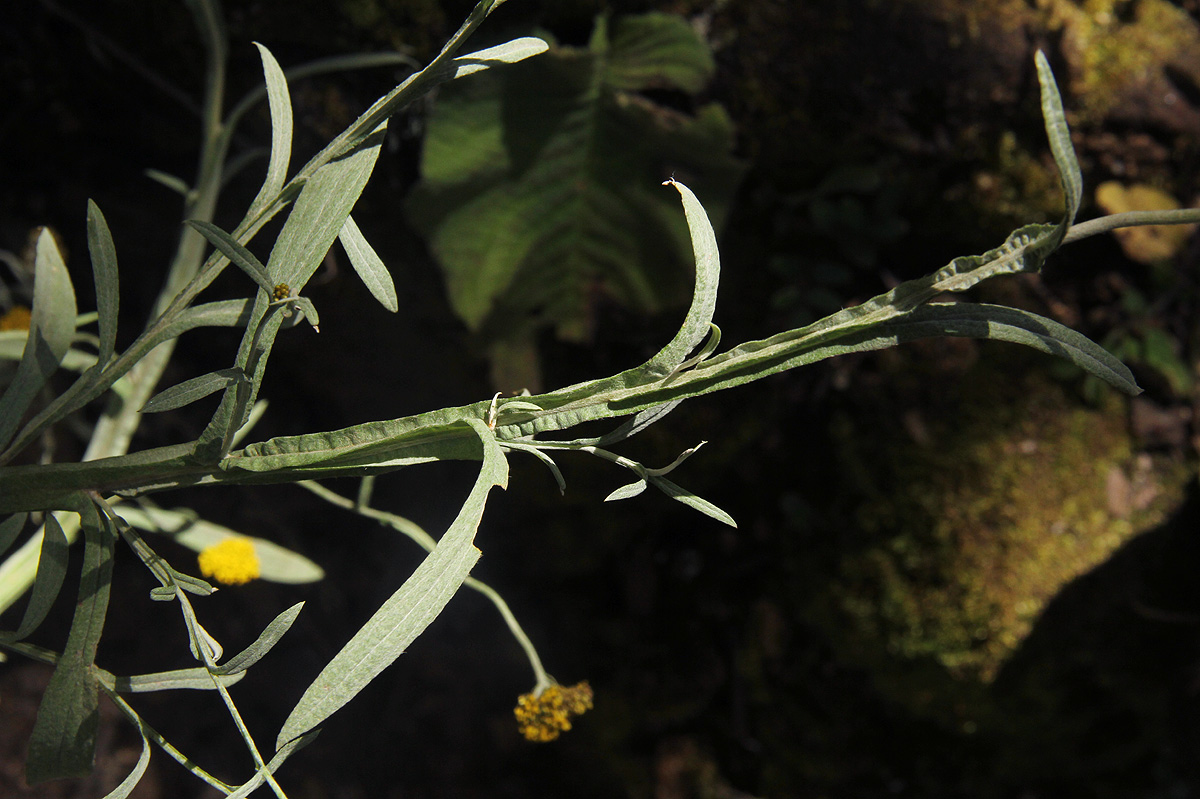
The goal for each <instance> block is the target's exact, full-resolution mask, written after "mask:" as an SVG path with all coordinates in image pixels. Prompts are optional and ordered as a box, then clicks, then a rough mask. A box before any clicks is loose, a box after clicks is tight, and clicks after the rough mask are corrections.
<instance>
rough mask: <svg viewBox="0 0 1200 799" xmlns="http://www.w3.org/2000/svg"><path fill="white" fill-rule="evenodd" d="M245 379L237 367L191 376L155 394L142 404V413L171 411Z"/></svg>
mask: <svg viewBox="0 0 1200 799" xmlns="http://www.w3.org/2000/svg"><path fill="white" fill-rule="evenodd" d="M245 379H246V375H245V374H243V373H242V370H241V369H237V368H230V369H218V370H217V371H215V372H209V373H208V374H206V375H200V376H199V377H193V378H192V379H191V380H185V381H183V382H182V383H177V384H176V385H173V386H171V387H170V388H166V389H163V390H162V391H160V392H158V393H157V394H155V395H154V396H153V397H151V398H150V399H149V400H147V401H146V404H145V405H143V406H142V413H161V412H163V411H173V410H175V409H176V408H182V407H183V406H185V405H190V404H191V403H193V402H195V401H196V400H199V399H203V398H204V397H207V396H208V395H209V394H213V393H215V392H217V391H220V390H221V389H223V388H227V387H228V386H231V385H233V384H234V383H237V382H241V381H245Z"/></svg>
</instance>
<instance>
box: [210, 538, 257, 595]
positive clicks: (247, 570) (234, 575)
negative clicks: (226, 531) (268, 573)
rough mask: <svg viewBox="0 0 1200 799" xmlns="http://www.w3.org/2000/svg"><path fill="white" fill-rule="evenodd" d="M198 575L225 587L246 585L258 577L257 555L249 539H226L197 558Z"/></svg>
mask: <svg viewBox="0 0 1200 799" xmlns="http://www.w3.org/2000/svg"><path fill="white" fill-rule="evenodd" d="M197 560H199V561H200V573H201V574H203V575H204V576H205V577H212V578H214V579H215V580H216V581H217V582H219V583H225V584H226V585H241V584H242V583H248V582H250V581H251V580H253V579H255V578H256V577H258V575H259V565H258V555H257V554H256V553H255V551H254V544H253V542H251V541H250V539H249V538H226V539H225V540H224V541H222V542H221V543H219V544H213V545H212V546H211V547H208V548H207V549H205V550H204V551H203V552H201V553H200V556H199V557H198V558H197Z"/></svg>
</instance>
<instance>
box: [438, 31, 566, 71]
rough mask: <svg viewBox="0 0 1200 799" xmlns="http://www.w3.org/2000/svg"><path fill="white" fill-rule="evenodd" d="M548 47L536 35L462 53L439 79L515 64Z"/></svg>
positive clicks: (540, 52) (548, 47)
mask: <svg viewBox="0 0 1200 799" xmlns="http://www.w3.org/2000/svg"><path fill="white" fill-rule="evenodd" d="M548 49H550V46H549V45H548V44H546V43H545V42H544V41H542V40H541V39H538V38H537V37H534V36H524V37H522V38H520V39H513V40H512V41H510V42H505V43H504V44H498V45H496V46H495V47H488V48H485V49H483V50H476V51H475V52H474V53H469V54H467V55H460V56H458V57H457V58H455V59H453V60H452V61H451V62H450V63H449V64H448V65H447V67H446V70H445V72H444V73H442V74H440V75H439V76H438V79H439V80H454V79H455V78H463V77H466V76H467V75H471V74H474V73H476V72H481V71H482V70H485V69H488V68H489V67H495V66H500V65H502V64H515V63H517V62H518V61H524V60H525V59H526V58H532V57H533V56H535V55H541V54H542V53H544V52H546V51H547V50H548Z"/></svg>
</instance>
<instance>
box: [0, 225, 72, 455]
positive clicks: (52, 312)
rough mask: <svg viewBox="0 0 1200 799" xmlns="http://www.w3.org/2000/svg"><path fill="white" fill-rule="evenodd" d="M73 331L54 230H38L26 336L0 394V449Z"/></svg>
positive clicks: (65, 276) (68, 284) (59, 358)
mask: <svg viewBox="0 0 1200 799" xmlns="http://www.w3.org/2000/svg"><path fill="white" fill-rule="evenodd" d="M74 335H75V288H74V287H73V286H72V285H71V276H70V275H69V274H67V265H66V264H65V263H63V258H62V253H60V252H59V250H58V244H57V243H55V241H54V234H53V233H51V232H50V230H49V229H48V228H43V229H42V232H41V233H40V234H39V235H38V239H37V249H36V256H35V260H34V278H33V309H32V312H31V317H30V320H29V338H27V339H26V341H25V352H24V354H23V355H22V356H21V362H20V363H19V364H18V365H17V372H16V374H15V375H13V379H12V383H10V384H9V385H8V388H7V390H5V392H4V395H3V396H0V447H3V446H4V445H6V444H7V443H8V442H9V441H10V440H11V439H12V437H13V434H14V433H16V431H17V425H18V424H20V422H21V417H22V416H24V415H25V411H26V410H28V408H29V404H30V403H31V402H32V401H33V398H34V397H35V396H37V393H38V391H39V390H40V389H41V387H42V386H43V385H45V383H46V381H47V380H49V379H50V375H52V374H53V373H54V371H55V370H56V369H58V365H59V364H60V363H61V362H62V359H63V356H65V355H66V354H67V349H68V348H69V347H70V346H71V338H72V336H74Z"/></svg>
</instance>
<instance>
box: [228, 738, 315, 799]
mask: <svg viewBox="0 0 1200 799" xmlns="http://www.w3.org/2000/svg"><path fill="white" fill-rule="evenodd" d="M319 732H320V731H319V730H314V731H313V732H310V733H306V734H304V735H301V736H300V737H299V738H295V739H293V740H291V741H288V742H287V743H286V744H284V745H283V746H281V747H279V751H278V752H276V753H275V756H274V757H272V758H271V760H270V761H269V762H268V763H267V768H266V772H267V773H269V774H274V773H275V771H276V770H277V769H278V768H279V767H280V766H282V765H283V761H285V760H287V759H288V758H289V757H291V756H292V754H293V753H295V752H296V751H298V750H300V749H303V748H304V747H306V746H308V745H309V744H310V743H312V741H313V739H314V738H316V737H317V735H318V734H319ZM264 781H266V774H264V773H263V772H262V771H257V772H255V774H254V776H253V777H251V778H250V779H249V780H248V781H247V782H246V783H245V784H243V785H240V786H238V789H237V790H236V791H234V792H233V793H231V794H229V795H228V796H227V797H225V799H246V797H247V796H249V795H250V794H251V793H253V792H254V791H256V790H258V787H259V786H260V785H262V784H263V782H264Z"/></svg>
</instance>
